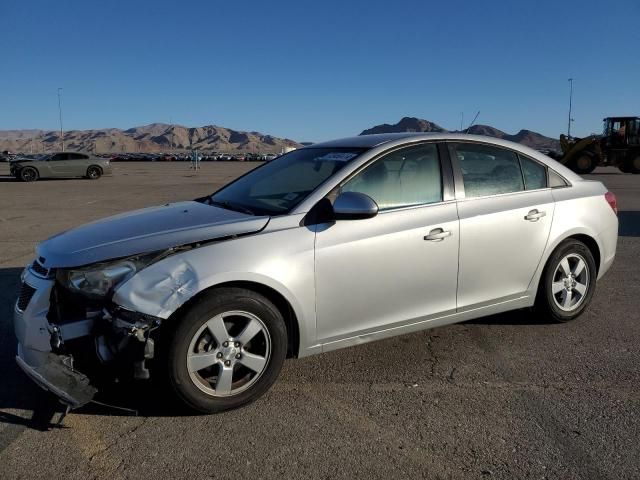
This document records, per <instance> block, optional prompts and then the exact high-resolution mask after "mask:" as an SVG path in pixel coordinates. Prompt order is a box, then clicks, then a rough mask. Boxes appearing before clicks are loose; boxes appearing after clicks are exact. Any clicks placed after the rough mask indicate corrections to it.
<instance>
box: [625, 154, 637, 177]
mask: <svg viewBox="0 0 640 480" xmlns="http://www.w3.org/2000/svg"><path fill="white" fill-rule="evenodd" d="M623 167H624V170H622V168H620V170H622V171H623V172H625V173H636V174H638V173H640V155H636V156H635V157H633V158H629V159H628V160H627V161H625V163H624V164H623Z"/></svg>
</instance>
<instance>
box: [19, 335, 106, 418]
mask: <svg viewBox="0 0 640 480" xmlns="http://www.w3.org/2000/svg"><path fill="white" fill-rule="evenodd" d="M21 355H22V347H21V345H18V355H16V362H17V363H18V366H19V367H20V368H21V369H22V370H23V371H24V372H25V373H26V374H27V375H28V376H29V377H30V378H31V379H32V380H33V381H34V382H35V383H36V384H37V385H38V386H39V387H41V388H43V389H44V390H47V391H49V392H51V393H53V394H54V395H56V396H57V397H58V398H59V399H60V400H61V401H62V402H63V403H64V404H66V405H68V406H69V407H71V408H79V407H81V406H83V405H86V404H87V403H89V402H90V401H91V400H92V399H93V396H94V395H95V394H96V393H97V390H96V389H95V388H94V387H93V386H91V385H90V383H89V378H88V377H87V376H86V375H84V374H82V373H80V372H78V371H77V370H74V369H73V359H72V358H71V357H69V356H64V355H55V354H53V353H48V354H47V355H46V357H45V359H44V362H43V363H41V364H40V365H39V366H37V367H33V366H31V365H29V364H28V363H27V362H26V361H25V360H24V359H23V358H22V356H21Z"/></svg>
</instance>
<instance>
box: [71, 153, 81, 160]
mask: <svg viewBox="0 0 640 480" xmlns="http://www.w3.org/2000/svg"><path fill="white" fill-rule="evenodd" d="M84 158H85V156H84V155H81V154H79V153H70V154H69V160H82V159H84Z"/></svg>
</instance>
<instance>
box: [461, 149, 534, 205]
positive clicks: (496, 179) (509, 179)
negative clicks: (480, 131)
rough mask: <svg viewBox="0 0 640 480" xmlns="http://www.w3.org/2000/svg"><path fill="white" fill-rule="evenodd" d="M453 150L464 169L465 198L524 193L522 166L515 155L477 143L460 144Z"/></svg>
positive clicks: (508, 151)
mask: <svg viewBox="0 0 640 480" xmlns="http://www.w3.org/2000/svg"><path fill="white" fill-rule="evenodd" d="M454 148H455V154H456V158H457V159H458V164H459V165H460V168H461V170H462V179H463V181H464V192H465V197H467V198H473V197H483V196H485V195H497V194H499V193H512V192H520V191H522V190H524V183H523V181H522V172H521V170H520V163H519V162H518V156H517V155H516V154H515V153H514V152H512V151H510V150H505V149H503V148H499V147H493V146H490V145H480V144H475V143H458V144H456V145H455V147H454Z"/></svg>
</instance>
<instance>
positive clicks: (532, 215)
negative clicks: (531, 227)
mask: <svg viewBox="0 0 640 480" xmlns="http://www.w3.org/2000/svg"><path fill="white" fill-rule="evenodd" d="M546 215H547V213H546V212H539V211H538V210H536V209H533V210H531V211H530V212H529V213H527V214H526V215H525V216H524V219H525V220H529V221H530V222H537V221H538V220H540V219H541V218H542V217H544V216H546Z"/></svg>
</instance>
